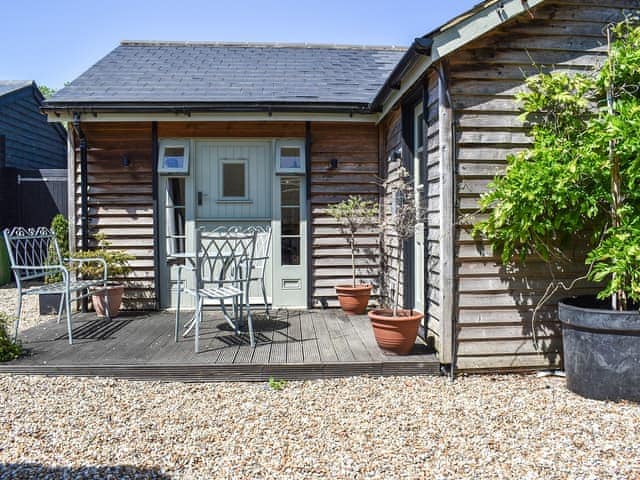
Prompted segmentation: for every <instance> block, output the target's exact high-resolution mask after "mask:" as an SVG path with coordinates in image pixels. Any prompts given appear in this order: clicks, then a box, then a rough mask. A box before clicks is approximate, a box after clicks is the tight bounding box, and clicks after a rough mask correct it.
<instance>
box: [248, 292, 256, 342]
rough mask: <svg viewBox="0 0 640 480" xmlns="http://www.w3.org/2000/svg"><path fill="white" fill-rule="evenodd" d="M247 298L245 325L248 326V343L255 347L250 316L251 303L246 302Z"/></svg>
mask: <svg viewBox="0 0 640 480" xmlns="http://www.w3.org/2000/svg"><path fill="white" fill-rule="evenodd" d="M248 300H249V299H248V298H247V323H248V324H249V341H250V342H251V346H252V347H255V346H256V338H255V336H254V334H253V317H252V316H251V302H249V301H248Z"/></svg>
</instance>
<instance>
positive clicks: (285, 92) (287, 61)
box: [47, 42, 406, 106]
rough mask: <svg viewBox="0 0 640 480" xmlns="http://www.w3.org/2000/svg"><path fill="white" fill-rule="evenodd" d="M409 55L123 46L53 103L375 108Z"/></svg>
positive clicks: (387, 50)
mask: <svg viewBox="0 0 640 480" xmlns="http://www.w3.org/2000/svg"><path fill="white" fill-rule="evenodd" d="M405 50H406V49H405V48H395V47H357V46H333V45H306V44H304V45H291V44H230V43H186V42H182V43H179V42H122V44H121V45H119V46H118V47H117V48H116V49H114V50H113V51H112V52H111V53H109V54H108V55H107V56H106V57H104V58H103V59H102V60H100V61H99V62H98V63H96V64H95V65H94V66H92V67H91V68H89V70H87V71H86V72H85V73H83V74H82V75H80V77H78V78H77V79H76V80H74V81H73V82H71V84H70V85H69V86H67V87H65V88H63V89H62V90H60V91H58V93H56V94H55V95H54V96H53V97H52V98H51V99H49V101H48V102H47V103H48V104H49V105H51V106H55V104H73V103H91V104H93V103H96V104H99V103H102V102H110V103H125V102H132V103H147V102H152V103H154V102H157V103H161V102H164V103H181V102H183V103H189V102H193V103H196V102H211V103H229V102H232V103H233V102H255V103H290V102H292V103H302V102H313V103H327V104H343V103H346V104H351V103H358V104H369V103H371V101H372V100H373V98H374V97H375V95H376V93H377V92H378V90H379V89H380V87H381V86H382V84H383V83H384V81H385V79H386V78H387V76H388V75H389V73H390V72H391V70H392V69H393V67H394V66H395V65H396V63H397V62H398V61H399V60H400V58H401V57H402V55H403V53H404V52H405Z"/></svg>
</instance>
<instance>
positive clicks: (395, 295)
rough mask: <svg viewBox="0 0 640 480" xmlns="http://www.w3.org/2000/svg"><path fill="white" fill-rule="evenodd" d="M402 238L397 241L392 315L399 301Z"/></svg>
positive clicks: (396, 310) (396, 313) (395, 315)
mask: <svg viewBox="0 0 640 480" xmlns="http://www.w3.org/2000/svg"><path fill="white" fill-rule="evenodd" d="M402 253H403V252H402V240H401V239H400V240H399V243H398V265H396V288H395V290H394V292H393V296H394V297H395V298H394V299H393V316H394V317H397V316H398V302H399V301H400V263H401V262H402Z"/></svg>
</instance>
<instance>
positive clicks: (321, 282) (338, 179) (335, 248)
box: [309, 122, 380, 306]
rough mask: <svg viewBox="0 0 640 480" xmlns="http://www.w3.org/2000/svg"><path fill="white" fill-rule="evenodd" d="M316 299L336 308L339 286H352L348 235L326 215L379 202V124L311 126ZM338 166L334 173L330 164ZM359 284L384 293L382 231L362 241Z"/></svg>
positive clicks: (373, 229)
mask: <svg viewBox="0 0 640 480" xmlns="http://www.w3.org/2000/svg"><path fill="white" fill-rule="evenodd" d="M311 141H312V143H311V192H310V195H311V212H310V219H309V220H310V221H311V251H312V254H311V256H312V272H313V273H312V277H313V278H312V279H310V286H311V295H312V298H313V302H314V304H316V305H328V306H337V299H336V295H335V289H334V287H335V285H341V284H342V285H344V284H347V285H348V284H350V283H351V250H350V248H349V245H348V244H347V242H346V235H345V234H344V233H342V232H341V230H340V228H339V225H337V224H336V222H335V220H333V219H332V218H331V217H329V216H328V215H327V206H328V205H329V204H332V203H337V202H340V201H342V200H345V199H347V198H348V197H349V195H359V196H361V197H362V198H363V199H365V200H370V201H373V202H374V203H377V202H378V198H379V194H378V190H379V187H378V183H379V182H378V129H377V127H376V126H375V125H374V124H344V123H317V122H312V123H311ZM333 158H335V159H337V160H338V167H337V168H336V169H335V170H331V169H329V166H330V161H331V159H333ZM356 245H357V246H358V252H357V254H356V271H357V276H358V279H359V281H361V282H362V283H371V284H373V285H374V290H373V292H372V295H373V296H374V298H375V297H377V295H378V291H379V270H380V269H379V263H380V236H379V233H378V232H377V228H376V227H375V226H372V227H371V228H364V229H363V230H362V232H361V233H360V234H358V235H357V238H356Z"/></svg>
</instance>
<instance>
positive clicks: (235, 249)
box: [195, 229, 256, 290]
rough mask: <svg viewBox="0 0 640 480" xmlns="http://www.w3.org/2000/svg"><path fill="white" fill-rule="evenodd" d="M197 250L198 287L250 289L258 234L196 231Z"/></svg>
mask: <svg viewBox="0 0 640 480" xmlns="http://www.w3.org/2000/svg"><path fill="white" fill-rule="evenodd" d="M195 240H196V248H197V252H198V255H197V262H196V263H197V265H196V284H197V288H203V287H204V286H205V285H206V284H213V285H215V286H224V285H228V284H233V285H235V286H240V285H242V286H243V287H244V288H246V289H247V290H248V288H249V285H248V284H249V282H248V281H247V280H248V279H249V276H250V274H251V270H252V268H253V258H254V255H255V247H256V233H255V232H250V233H238V232H203V231H201V230H199V229H197V230H196V232H195Z"/></svg>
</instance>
